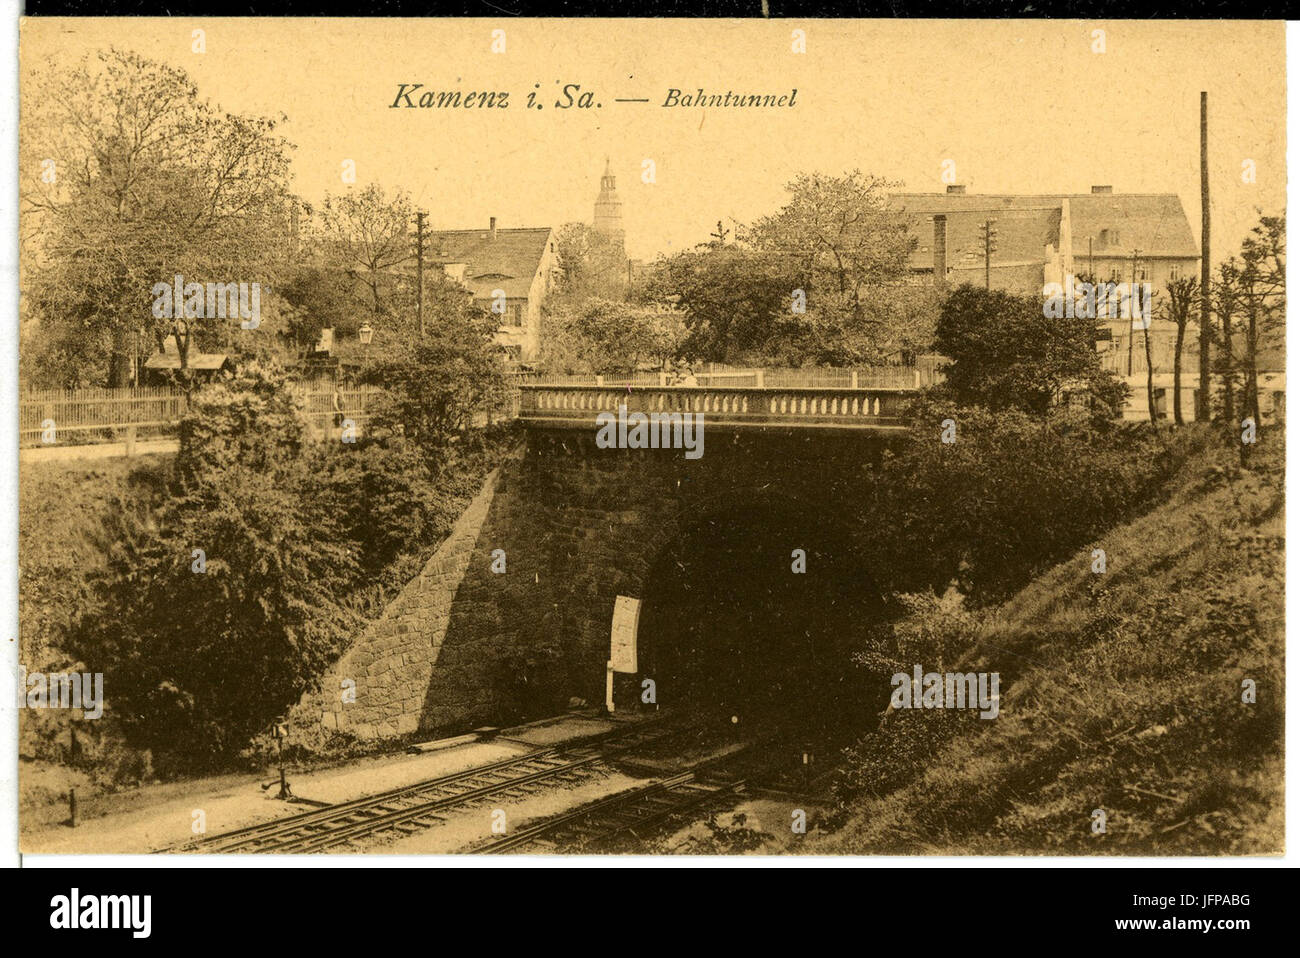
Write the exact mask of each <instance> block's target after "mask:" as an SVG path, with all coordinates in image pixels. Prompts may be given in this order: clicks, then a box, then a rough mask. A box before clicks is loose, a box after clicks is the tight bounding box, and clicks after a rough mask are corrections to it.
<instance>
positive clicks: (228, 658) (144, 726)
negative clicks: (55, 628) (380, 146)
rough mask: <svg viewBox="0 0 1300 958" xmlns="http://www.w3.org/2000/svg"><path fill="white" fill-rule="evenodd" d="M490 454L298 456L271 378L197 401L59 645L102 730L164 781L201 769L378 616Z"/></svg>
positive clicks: (397, 449)
mask: <svg viewBox="0 0 1300 958" xmlns="http://www.w3.org/2000/svg"><path fill="white" fill-rule="evenodd" d="M462 445H464V444H462ZM496 449H498V445H497V444H495V443H494V442H492V441H488V442H479V443H469V444H467V445H465V448H464V449H462V450H457V451H456V452H455V453H452V452H450V451H449V452H448V453H447V456H448V457H449V458H454V459H455V460H456V461H457V462H458V463H459V465H460V466H461V467H463V468H458V469H455V470H451V471H450V472H451V473H452V474H453V475H454V476H455V478H454V479H453V478H450V477H448V478H447V479H446V480H444V481H437V480H435V479H434V478H433V477H432V476H431V475H430V472H429V469H428V467H427V462H428V456H427V451H426V450H424V449H419V450H416V449H413V448H411V447H410V445H409V443H408V442H407V441H405V440H403V439H402V437H400V436H397V435H393V434H391V433H386V434H383V435H379V434H376V435H375V436H373V437H368V438H363V439H361V440H359V441H358V442H356V443H322V444H314V445H308V444H307V442H306V426H305V423H304V420H303V419H302V417H301V415H300V414H299V411H298V409H297V407H296V404H295V401H294V400H293V398H292V397H291V396H290V395H289V394H288V392H287V391H286V390H285V389H284V388H283V385H282V383H281V381H280V380H279V379H278V377H277V376H276V374H275V373H274V372H272V371H268V370H264V369H263V368H261V367H259V366H257V365H256V364H249V365H247V366H246V367H245V368H244V369H243V370H242V371H241V373H240V377H239V378H238V379H237V380H236V381H234V382H232V383H229V384H224V385H215V386H211V387H208V388H206V389H204V390H202V391H201V392H199V393H198V394H197V395H196V399H195V402H194V403H193V404H192V406H191V411H190V413H189V415H188V416H187V417H186V419H185V420H184V421H183V423H182V425H181V447H180V451H179V453H178V456H177V460H176V466H175V470H174V476H173V478H172V480H171V485H170V488H169V489H168V492H169V495H168V496H167V497H166V498H165V499H163V501H162V502H161V504H160V505H159V507H158V508H157V510H156V511H154V512H141V511H139V510H132V509H122V510H118V511H116V512H115V513H114V514H113V516H112V517H111V523H112V525H113V528H111V529H110V530H109V533H108V535H107V537H106V538H107V541H109V542H111V543H112V546H111V551H110V555H109V559H108V565H107V569H106V570H105V572H104V573H103V574H102V576H101V577H100V579H99V583H98V590H97V593H98V603H97V607H93V608H92V609H91V610H90V611H88V612H87V613H86V614H85V615H83V616H82V617H81V620H80V622H79V623H78V625H77V626H76V627H75V628H74V629H73V631H72V635H71V641H70V645H71V646H72V647H73V651H74V653H75V654H76V655H79V656H80V657H82V658H83V659H84V660H85V661H86V662H87V663H88V665H89V667H90V668H91V669H92V670H93V671H102V672H104V673H105V695H106V698H107V700H108V704H109V707H110V708H111V710H112V712H113V715H114V717H115V718H116V719H117V720H118V721H121V722H122V723H123V725H124V727H125V728H126V730H127V732H128V735H129V737H130V738H131V740H132V742H133V744H136V745H138V746H140V747H146V748H150V749H153V751H154V755H155V764H156V765H157V767H158V769H159V771H160V772H163V773H166V772H168V771H172V770H197V769H201V768H203V767H207V766H210V765H213V764H215V763H217V762H218V761H219V760H220V759H222V758H223V757H225V756H229V755H231V754H233V753H235V752H237V751H238V750H239V749H240V748H242V747H243V746H244V745H245V744H246V743H247V742H248V740H249V739H250V738H251V737H252V736H254V735H256V734H258V733H259V732H261V731H263V730H265V728H266V727H267V726H268V725H269V724H270V723H271V722H272V721H274V719H275V718H276V717H278V716H280V715H282V714H283V713H284V711H285V710H286V709H287V708H288V707H289V706H290V705H292V704H293V703H294V702H295V701H297V699H298V698H299V697H300V696H301V695H302V694H303V692H305V691H306V690H307V689H308V688H309V687H310V686H311V684H312V682H313V681H315V679H316V678H317V676H319V675H320V674H321V672H322V671H323V670H324V669H325V668H326V667H327V666H328V665H329V664H330V663H331V662H332V661H333V660H334V659H335V658H336V657H337V656H338V654H339V653H340V652H341V651H342V650H343V648H345V647H346V645H347V643H348V642H349V641H350V640H351V639H352V638H353V637H354V636H355V635H356V633H357V632H358V630H359V629H360V628H361V626H362V621H363V619H364V617H365V616H367V615H371V614H378V612H379V611H380V610H382V608H383V606H384V604H385V602H386V601H387V599H388V598H389V597H390V596H391V593H392V591H394V590H395V589H397V588H400V586H401V585H402V584H404V583H405V581H406V580H407V579H408V578H409V577H410V575H411V574H413V573H414V572H415V571H416V570H417V569H418V565H419V563H420V562H421V561H422V559H423V558H424V557H427V555H428V554H429V553H431V552H432V550H433V549H434V548H436V545H437V543H438V541H439V540H440V539H441V537H442V536H443V535H445V533H446V531H447V529H448V528H450V525H451V523H452V522H453V521H454V517H455V515H456V514H457V513H458V511H459V508H460V506H461V505H463V502H464V499H465V497H466V496H467V495H468V494H470V493H472V492H473V491H474V487H476V485H477V482H476V479H477V481H481V478H482V474H483V473H484V472H486V471H487V468H489V466H488V463H489V462H490V461H491V459H492V458H493V456H494V450H496ZM195 550H202V553H203V555H202V557H201V558H200V557H198V556H196V554H195ZM200 563H201V565H200ZM200 568H201V569H202V571H199V570H200Z"/></svg>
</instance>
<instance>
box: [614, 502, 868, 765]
mask: <svg viewBox="0 0 1300 958" xmlns="http://www.w3.org/2000/svg"><path fill="white" fill-rule="evenodd" d="M796 549H798V550H802V551H803V554H804V556H805V558H804V560H803V568H804V570H805V571H802V572H796V571H794V570H795V563H796V562H797V561H798V559H797V557H796V556H795V555H793V553H794V550H796ZM647 581H648V583H649V585H648V588H647V590H646V593H645V595H644V597H643V603H642V612H641V623H640V629H639V639H638V644H639V646H640V651H639V654H640V668H639V671H640V673H641V675H642V676H644V677H649V678H653V679H654V681H655V693H656V697H657V702H658V704H660V705H662V706H664V707H666V708H672V709H674V710H684V711H688V712H692V713H696V714H699V715H700V716H701V717H704V718H706V719H711V720H714V721H718V722H730V723H732V724H735V725H741V724H743V725H744V726H746V730H747V731H749V732H755V731H764V730H771V731H776V732H781V733H801V734H806V735H808V736H814V737H816V738H818V739H820V740H824V739H826V738H827V737H828V735H831V736H833V737H836V738H838V737H840V734H842V733H843V732H844V731H846V730H848V729H854V728H861V727H862V726H863V724H864V723H865V722H866V721H867V720H868V719H869V714H870V711H871V710H870V706H869V702H868V698H867V696H866V694H865V684H864V683H865V682H866V681H867V680H868V677H867V676H865V675H864V674H863V673H864V670H863V669H860V668H858V667H856V666H854V665H853V663H852V661H851V655H852V653H853V652H854V651H856V650H858V649H860V648H862V636H863V634H864V633H865V631H866V630H867V629H868V628H869V627H870V626H871V625H872V624H874V623H876V622H878V621H880V617H881V615H882V612H883V603H882V601H881V598H880V595H879V592H878V591H877V589H876V587H875V585H874V583H873V582H872V580H871V578H870V576H869V575H868V573H867V569H866V563H865V561H864V560H863V559H862V557H861V555H860V552H859V550H857V549H856V548H855V547H854V545H853V542H852V538H851V536H850V535H849V534H848V533H847V532H846V530H845V529H844V528H843V525H842V523H837V521H836V518H835V517H833V516H827V515H815V516H810V515H807V514H801V513H796V512H791V511H785V510H781V509H777V508H770V507H759V506H755V507H742V508H737V509H732V510H728V511H727V512H725V513H722V514H719V515H715V516H712V517H710V518H708V519H706V520H704V521H702V522H700V523H698V524H697V525H695V526H693V527H691V528H690V529H688V530H687V531H686V533H685V534H684V535H682V536H681V537H679V538H678V540H677V541H675V542H674V543H673V544H672V545H671V546H670V547H669V548H668V549H667V550H665V552H664V553H663V554H662V555H661V556H660V558H659V560H658V561H657V562H656V564H655V567H654V568H653V569H652V571H651V574H650V576H649V578H648V580H647ZM836 733H839V734H836Z"/></svg>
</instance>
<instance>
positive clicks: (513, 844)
mask: <svg viewBox="0 0 1300 958" xmlns="http://www.w3.org/2000/svg"><path fill="white" fill-rule="evenodd" d="M20 34H21V36H20V39H21V43H20V65H19V84H20V89H19V92H20V98H21V99H20V105H19V115H18V139H19V142H18V148H19V149H18V174H19V211H20V218H19V247H18V253H19V283H20V293H21V299H20V308H19V316H18V317H17V320H18V330H19V332H18V335H19V347H18V348H19V355H18V378H19V395H18V405H19V427H18V432H19V437H18V438H19V449H18V454H17V460H18V465H17V470H18V476H19V513H18V612H19V619H20V629H19V634H18V641H17V642H16V643H14V644H13V646H14V654H13V655H12V656H11V668H10V671H11V672H13V673H15V674H16V681H15V682H14V684H13V686H12V687H13V688H14V690H15V692H14V700H13V701H12V702H11V703H7V704H6V708H9V707H13V708H14V709H15V710H16V711H17V714H18V725H19V748H18V752H19V755H18V762H19V802H20V804H19V826H20V844H21V850H22V853H23V854H27V855H128V854H145V853H162V854H165V855H181V856H183V855H193V854H202V855H252V854H265V853H276V854H304V853H326V852H328V853H343V854H368V855H421V856H424V855H498V854H511V855H517V854H532V855H536V854H545V855H629V854H635V855H648V856H665V857H667V856H683V857H689V856H704V855H732V856H740V855H758V856H864V857H865V856H897V855H916V856H1046V855H1052V856H1070V857H1093V856H1099V857H1107V856H1110V857H1115V856H1166V857H1179V856H1280V855H1282V854H1283V853H1284V851H1285V848H1284V833H1285V828H1284V725H1285V707H1284V692H1285V675H1284V621H1283V619H1284V595H1285V582H1284V571H1283V569H1284V559H1285V543H1284V536H1285V533H1284V524H1285V508H1284V499H1283V496H1284V491H1283V490H1284V471H1285V444H1284V436H1285V422H1286V405H1287V403H1286V385H1287V382H1286V368H1285V345H1286V344H1285V312H1286V308H1285V307H1286V301H1285V273H1286V186H1287V171H1286V149H1287V138H1286V68H1285V30H1284V25H1283V24H1281V23H1279V22H1244V21H1212V22H1195V21H1182V22H1175V21H1161V20H1145V21H1136V20H1096V21H1094V20H1089V21H1082V20H1044V21H1022V20H996V21H995V20H972V21H962V22H958V21H951V20H914V21H903V20H890V21H885V20H821V19H810V20H796V19H752V20H695V21H686V20H651V19H629V20H610V19H592V20H552V19H520V18H516V17H506V16H502V17H500V18H494V19H442V20H417V19H380V18H375V19H293V18H285V19H272V18H243V19H222V18H211V17H199V16H178V17H170V18H156V19H155V18H136V19H128V18H121V19H115V18H114V19H100V18H75V19H74V18H57V17H55V18H46V17H36V18H30V19H27V20H24V21H23V22H22V24H21V30H20ZM1180 890H1181V889H1180ZM1214 890H1215V891H1217V890H1218V889H1214ZM1234 890H1235V889H1234ZM65 894H67V893H65ZM78 894H79V892H78V889H77V888H72V889H71V897H70V898H65V899H64V900H63V901H62V902H61V903H58V902H57V901H56V902H52V903H51V906H52V907H53V909H54V911H53V914H52V916H51V919H50V920H51V924H52V926H53V927H55V928H59V927H72V928H76V927H78V926H77V924H76V922H77V920H78V918H77V916H78V915H85V914H87V912H86V911H83V910H82V909H83V906H82V904H81V903H80V902H81V899H78V897H77V896H78ZM86 894H87V895H90V894H91V891H87V892H86ZM85 901H87V902H89V903H90V904H94V900H93V898H89V899H86V900H85ZM1134 904H1135V906H1136V905H1138V904H1139V903H1137V902H1135V903H1134ZM1227 904H1232V903H1231V902H1228V903H1227ZM1160 907H1163V906H1160ZM90 913H96V909H95V908H91V909H90ZM60 914H62V915H63V917H62V918H60V917H59V916H60ZM83 920H88V919H83ZM146 920H147V919H146ZM59 921H65V922H71V924H70V925H67V924H65V925H59V924H58V922H59ZM83 927H93V926H83ZM145 934H146V935H147V934H148V932H147V931H146V932H145Z"/></svg>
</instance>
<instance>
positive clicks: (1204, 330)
mask: <svg viewBox="0 0 1300 958" xmlns="http://www.w3.org/2000/svg"><path fill="white" fill-rule="evenodd" d="M1208 110H1209V107H1208V106H1207V94H1206V92H1205V91H1204V90H1202V91H1201V342H1200V353H1201V381H1200V394H1199V397H1198V398H1199V399H1200V401H1199V402H1198V403H1197V404H1196V418H1197V420H1198V421H1201V422H1203V421H1206V420H1208V419H1209V418H1210V163H1209V113H1208Z"/></svg>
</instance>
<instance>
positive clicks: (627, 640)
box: [609, 595, 641, 672]
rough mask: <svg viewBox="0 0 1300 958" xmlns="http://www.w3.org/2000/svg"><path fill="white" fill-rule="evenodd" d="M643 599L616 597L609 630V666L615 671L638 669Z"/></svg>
mask: <svg viewBox="0 0 1300 958" xmlns="http://www.w3.org/2000/svg"><path fill="white" fill-rule="evenodd" d="M640 619H641V600H640V599H633V598H631V597H630V596H626V595H620V596H617V597H616V598H615V599H614V621H613V622H612V623H611V625H610V631H609V667H610V669H612V670H613V671H615V672H635V671H636V629H637V624H638V623H639V621H640Z"/></svg>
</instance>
